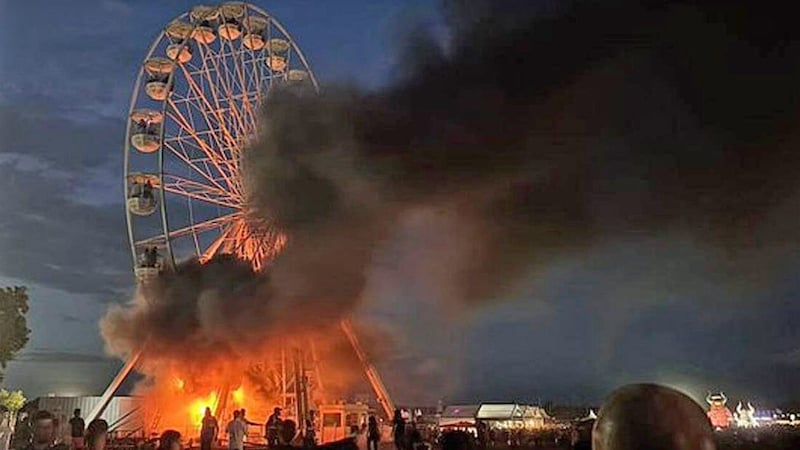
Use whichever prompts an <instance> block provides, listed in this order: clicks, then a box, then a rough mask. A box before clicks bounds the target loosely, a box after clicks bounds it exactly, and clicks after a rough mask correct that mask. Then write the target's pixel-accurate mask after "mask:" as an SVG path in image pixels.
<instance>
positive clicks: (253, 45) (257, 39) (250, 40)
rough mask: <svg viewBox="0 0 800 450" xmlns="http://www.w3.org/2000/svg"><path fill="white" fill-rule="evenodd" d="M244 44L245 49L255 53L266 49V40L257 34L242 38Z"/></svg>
mask: <svg viewBox="0 0 800 450" xmlns="http://www.w3.org/2000/svg"><path fill="white" fill-rule="evenodd" d="M242 44H244V46H245V48H248V49H250V50H252V51H254V52H257V51H259V50H261V49H262V48H264V46H265V45H266V43H265V42H264V38H263V37H261V35H260V34H256V33H248V34H246V35H245V36H244V37H243V38H242Z"/></svg>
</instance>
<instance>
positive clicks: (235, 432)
mask: <svg viewBox="0 0 800 450" xmlns="http://www.w3.org/2000/svg"><path fill="white" fill-rule="evenodd" d="M225 431H227V433H228V448H229V449H230V450H244V438H245V437H247V425H245V423H244V421H242V412H241V411H239V410H238V409H237V410H236V411H234V412H233V420H231V421H230V422H228V426H227V427H226V428H225Z"/></svg>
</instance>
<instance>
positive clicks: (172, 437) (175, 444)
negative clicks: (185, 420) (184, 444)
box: [158, 430, 181, 450]
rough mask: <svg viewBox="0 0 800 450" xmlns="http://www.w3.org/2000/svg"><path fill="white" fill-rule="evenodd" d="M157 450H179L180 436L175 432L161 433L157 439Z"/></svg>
mask: <svg viewBox="0 0 800 450" xmlns="http://www.w3.org/2000/svg"><path fill="white" fill-rule="evenodd" d="M158 450H181V434H180V433H178V432H177V431H175V430H167V431H165V432H163V433H161V437H160V438H159V439H158Z"/></svg>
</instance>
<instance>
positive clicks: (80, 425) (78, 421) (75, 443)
mask: <svg viewBox="0 0 800 450" xmlns="http://www.w3.org/2000/svg"><path fill="white" fill-rule="evenodd" d="M69 426H70V437H71V438H72V448H73V449H76V450H79V449H82V448H83V446H84V442H83V435H84V432H85V431H86V423H85V422H84V421H83V418H82V417H81V410H80V409H76V410H75V411H73V412H72V418H71V419H69Z"/></svg>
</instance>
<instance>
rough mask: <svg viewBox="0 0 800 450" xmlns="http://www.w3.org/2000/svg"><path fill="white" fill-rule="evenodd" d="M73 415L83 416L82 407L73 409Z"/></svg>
mask: <svg viewBox="0 0 800 450" xmlns="http://www.w3.org/2000/svg"><path fill="white" fill-rule="evenodd" d="M72 415H73V417H80V416H81V410H80V409H76V410H75V411H72Z"/></svg>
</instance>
